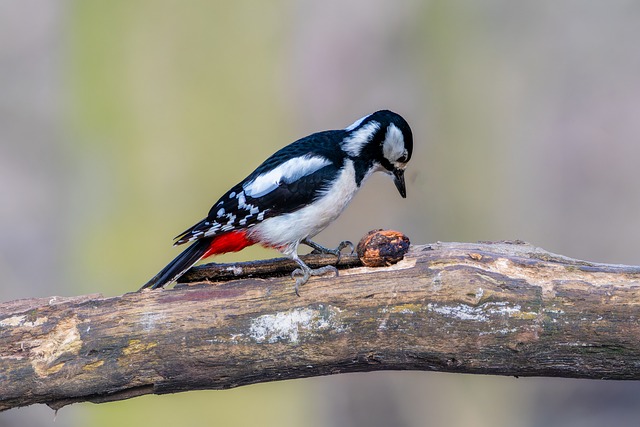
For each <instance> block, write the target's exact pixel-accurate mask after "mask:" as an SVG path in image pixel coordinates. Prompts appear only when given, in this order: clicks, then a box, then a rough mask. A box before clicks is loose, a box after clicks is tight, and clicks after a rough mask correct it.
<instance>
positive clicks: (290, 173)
mask: <svg viewBox="0 0 640 427" xmlns="http://www.w3.org/2000/svg"><path fill="white" fill-rule="evenodd" d="M327 133H328V132H323V133H322V134H319V135H312V136H310V137H307V138H304V139H302V140H299V141H296V142H294V143H293V144H291V145H289V146H287V147H285V148H283V149H282V150H280V151H278V152H276V153H275V154H274V155H273V156H271V157H270V158H269V159H267V160H266V161H265V162H264V163H263V164H262V165H260V166H259V167H258V168H257V169H256V170H255V171H254V172H252V173H251V174H250V175H249V176H248V177H247V178H246V179H245V180H243V181H242V182H241V183H239V184H238V185H236V186H235V187H233V188H232V189H231V190H229V191H228V192H227V193H226V194H225V195H224V196H222V197H221V198H220V200H218V202H216V204H215V205H213V207H212V208H211V210H210V211H209V215H208V216H207V218H205V219H203V220H202V221H200V222H199V223H198V224H196V225H194V226H193V227H191V228H189V229H188V230H186V231H184V232H183V233H181V234H180V235H179V236H177V237H176V239H178V240H177V241H176V243H175V244H176V245H180V244H183V243H187V242H191V241H194V240H197V239H200V238H204V237H209V236H215V235H217V234H220V233H225V232H230V231H234V230H239V229H246V228H250V227H253V226H255V225H256V224H258V223H260V222H262V221H263V220H265V219H267V218H270V217H273V216H277V215H282V214H286V213H290V212H295V211H297V210H298V209H301V208H303V207H305V206H307V205H309V204H311V203H312V202H313V201H314V200H316V199H317V198H318V197H320V196H322V195H323V194H324V192H325V191H326V189H327V187H328V186H329V185H330V184H331V183H332V182H333V181H334V180H335V178H336V177H337V176H338V173H339V168H340V167H341V165H342V163H343V160H344V158H341V157H336V156H335V153H336V152H335V150H334V151H330V150H328V149H329V148H331V147H326V148H327V149H325V150H323V149H322V148H323V146H324V145H327V144H326V141H324V142H325V144H321V142H323V140H322V139H321V140H320V141H318V140H317V137H318V136H321V135H323V134H327ZM313 142H315V143H316V144H312V143H313ZM318 142H320V144H318ZM332 154H333V155H332Z"/></svg>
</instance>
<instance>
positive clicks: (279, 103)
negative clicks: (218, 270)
mask: <svg viewBox="0 0 640 427" xmlns="http://www.w3.org/2000/svg"><path fill="white" fill-rule="evenodd" d="M639 19H640V3H638V2H634V1H618V0H612V1H608V2H582V1H559V2H558V1H549V0H544V1H537V2H511V1H507V0H487V1H484V0H483V1H472V0H449V1H444V0H433V1H418V0H398V1H393V2H391V1H383V0H369V1H365V0H356V1H344V2H343V1H336V0H329V1H323V2H313V1H304V0H301V1H282V0H281V1H272V2H249V1H246V0H240V1H235V2H216V1H181V2H177V1H148V0H147V1H144V0H129V1H119V0H118V1H108V2H100V1H93V0H83V1H72V0H67V1H53V0H15V1H14V0H6V1H2V2H0V195H1V200H2V201H1V202H0V236H2V237H1V238H0V276H1V277H2V285H1V289H0V299H1V300H3V301H7V300H11V299H17V298H26V297H36V296H48V295H75V294H82V293H95V292H101V293H103V294H104V295H107V296H111V295H118V294H121V293H124V292H128V291H132V290H135V289H137V288H138V287H139V286H140V285H141V284H143V283H144V282H145V281H146V280H147V279H148V278H149V277H151V276H152V275H154V274H155V273H156V272H157V271H158V270H159V269H160V268H161V267H163V266H164V265H165V263H166V262H168V261H169V260H170V259H172V258H173V257H174V256H175V255H176V254H177V253H178V251H177V250H176V249H173V248H172V247H171V243H172V240H171V239H172V237H173V236H175V235H176V234H177V233H179V232H180V231H182V230H183V229H185V228H187V227H188V226H190V225H192V224H193V223H195V222H196V221H198V220H200V219H201V218H202V217H203V216H204V215H206V213H207V211H208V209H209V208H210V206H211V205H212V204H213V202H215V200H217V197H219V196H220V195H221V194H222V193H223V192H224V191H225V190H227V189H228V188H229V187H230V186H231V185H233V184H235V183H237V182H238V181H239V180H240V179H242V178H244V177H245V176H246V175H247V174H248V173H249V172H251V171H252V170H253V168H254V167H255V166H257V164H259V163H260V162H261V161H262V160H263V159H264V158H266V157H267V156H268V155H269V154H271V153H272V152H273V151H275V150H276V149H278V148H280V147H282V146H284V145H286V144H287V143H289V142H291V141H293V140H295V139H297V138H299V137H302V136H304V135H307V134H309V133H312V132H315V131H319V130H325V129H334V128H342V127H345V126H347V125H348V124H350V123H351V122H353V121H354V120H355V119H357V118H359V117H361V116H363V115H365V114H368V113H370V112H373V111H375V110H377V109H380V108H389V109H392V110H395V111H397V112H398V113H400V114H402V115H403V116H404V117H405V118H406V119H407V120H408V121H409V123H410V124H411V126H412V128H413V131H414V138H415V152H414V157H413V159H412V162H411V164H410V165H409V168H408V171H407V185H408V199H407V200H401V199H400V198H399V196H398V195H397V193H396V190H395V188H394V186H393V184H392V182H391V181H390V180H388V178H387V177H385V176H374V177H373V178H371V180H370V181H369V182H368V183H367V185H366V186H365V188H364V189H363V190H362V191H361V192H360V193H359V195H358V197H357V198H356V199H355V200H354V202H353V203H352V204H351V206H350V207H349V209H348V210H347V211H346V212H345V213H344V215H343V216H342V217H341V218H340V219H339V220H338V221H337V222H336V223H335V224H334V225H332V226H331V227H330V228H329V229H327V230H326V231H324V232H323V233H321V234H320V235H319V236H318V241H319V242H320V243H324V244H326V245H329V246H331V245H334V244H335V243H337V242H338V241H339V240H342V239H350V240H353V241H357V240H358V239H359V238H360V236H362V235H363V234H364V233H365V232H366V231H368V230H370V229H373V228H380V227H385V228H395V229H399V230H402V231H403V232H405V233H406V234H408V235H409V236H410V237H411V239H412V241H413V242H414V243H427V242H431V241H436V240H442V241H475V240H500V239H523V240H527V241H529V242H531V243H533V244H536V245H538V246H542V247H544V248H545V249H548V250H551V251H553V252H557V253H562V254H564V255H568V256H572V257H576V258H582V259H589V260H594V261H601V262H612V263H627V264H640V262H639V261H638V255H637V254H638V252H639V250H640V239H639V237H640V191H639V189H638V159H639V158H640V141H639V135H640V54H639V51H638V40H640V25H638V23H639V22H640V20H639ZM373 200H376V201H377V203H376V209H375V210H372V209H369V203H370V202H371V201H373ZM381 206H382V207H381ZM274 255H276V253H274V252H272V251H271V252H270V251H267V250H264V249H260V248H250V249H247V250H245V251H243V252H241V253H238V254H231V255H225V256H224V257H221V258H219V259H222V260H225V261H233V260H245V259H252V258H258V257H272V256H274ZM308 286H313V283H310V284H309V285H308ZM638 419H640V385H638V384H637V383H623V382H595V381H573V380H561V379H530V378H521V379H513V378H498V377H481V376H464V375H453V374H438V373H426V372H385V373H372V374H353V375H342V376H333V377H323V378H314V379H307V380H296V381H286V382H281V383H272V384H260V385H255V386H249V387H243V388H239V389H234V390H228V391H223V392H216V391H208V392H191V393H183V394H180V395H170V396H147V397H142V398H137V399H133V400H130V401H124V402H116V403H110V404H103V405H92V404H80V405H74V406H72V407H67V408H64V409H62V410H61V411H59V413H58V414H57V416H56V417H55V425H56V426H58V427H61V426H112V425H119V426H128V425H137V426H140V425H154V426H165V425H166V426H169V425H181V426H227V425H229V426H256V425H258V426H279V427H286V426H303V425H304V426H480V427H482V426H491V427H500V426H581V427H584V426H597V425H617V426H620V425H637V423H638V421H637V420H638ZM53 420H54V413H53V411H51V410H49V409H48V408H46V407H43V406H35V407H30V408H23V409H17V410H11V411H8V412H5V413H1V414H0V427H5V426H14V425H15V426H24V425H51V424H52V423H53Z"/></svg>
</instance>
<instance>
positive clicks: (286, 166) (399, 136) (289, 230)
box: [140, 110, 413, 296]
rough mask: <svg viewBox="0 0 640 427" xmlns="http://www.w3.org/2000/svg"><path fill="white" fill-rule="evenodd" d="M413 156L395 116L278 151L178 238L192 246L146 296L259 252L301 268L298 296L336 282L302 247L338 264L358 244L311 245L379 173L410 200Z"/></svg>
mask: <svg viewBox="0 0 640 427" xmlns="http://www.w3.org/2000/svg"><path fill="white" fill-rule="evenodd" d="M412 152H413V134H412V131H411V128H410V127H409V124H408V123H407V121H406V120H405V119H404V118H403V117H402V116H400V115H399V114H397V113H394V112H392V111H389V110H380V111H376V112H374V113H372V114H369V115H367V116H364V117H362V118H360V119H358V120H356V121H355V122H354V123H352V124H351V125H349V126H347V127H346V128H344V129H339V130H328V131H322V132H317V133H314V134H311V135H308V136H305V137H303V138H301V139H298V140H297V141H295V142H293V143H291V144H289V145H287V146H285V147H284V148H282V149H280V150H278V151H277V152H275V153H274V154H273V155H271V156H270V157H269V158H267V159H266V160H265V161H264V162H263V163H262V164H261V165H260V166H258V167H257V168H256V169H255V170H254V171H253V172H251V173H250V174H249V176H247V177H246V178H245V179H243V180H242V181H240V182H239V183H238V184H237V185H235V186H233V187H232V188H231V189H230V190H229V191H227V192H226V193H225V194H224V195H223V196H222V197H221V198H220V199H219V200H218V201H217V202H216V203H215V204H214V205H213V206H212V207H211V209H210V211H209V214H208V215H207V217H206V218H204V219H203V220H201V221H200V222H198V223H197V224H195V225H193V226H192V227H190V228H188V229H187V230H185V231H183V232H182V233H180V234H179V235H178V236H176V237H175V238H174V240H175V243H174V246H179V245H183V244H190V245H189V246H188V247H187V248H186V249H185V250H184V251H183V252H182V253H180V254H179V255H178V256H177V257H176V258H175V259H174V260H173V261H171V262H170V263H169V264H168V265H167V266H166V267H164V268H163V269H162V270H161V271H160V272H159V273H158V274H156V275H155V276H154V277H153V278H152V279H151V280H149V281H148V282H147V283H146V284H144V285H143V286H142V287H141V288H140V291H142V290H143V289H147V288H151V289H158V288H162V287H164V286H166V285H168V284H171V283H173V282H175V281H176V280H178V278H180V276H182V275H183V274H184V273H185V272H187V271H188V270H189V269H190V268H191V267H192V266H193V265H194V264H196V263H197V262H198V261H200V260H201V259H204V258H208V257H210V256H213V255H219V254H223V253H227V252H237V251H240V250H242V249H244V248H246V247H247V246H251V245H254V244H260V245H262V246H264V247H267V248H273V249H276V250H278V251H279V252H280V253H282V254H283V255H285V256H287V257H288V258H290V259H292V260H293V261H295V262H296V263H297V265H298V268H296V269H295V270H294V271H293V272H292V273H291V277H292V279H295V285H294V290H295V293H296V294H297V295H298V296H299V295H300V293H299V288H300V286H302V285H303V284H305V283H306V282H307V281H308V280H309V278H310V277H311V276H320V275H324V274H328V273H331V272H333V273H335V274H336V275H337V274H338V270H337V269H336V267H334V266H332V265H329V266H324V267H320V268H316V269H312V268H310V267H309V266H307V265H306V264H305V263H304V262H303V261H302V260H301V259H300V257H299V256H298V246H299V245H300V244H301V243H302V244H305V245H307V246H310V247H311V248H313V249H314V251H316V252H320V253H326V254H333V255H336V256H338V259H339V256H340V253H341V251H342V250H343V249H345V248H347V247H350V248H351V251H352V252H353V244H352V243H351V242H349V241H343V242H341V243H340V244H339V245H338V246H337V247H336V248H335V249H329V248H325V247H323V246H321V245H319V244H317V243H315V242H313V241H312V240H311V238H313V237H314V236H316V235H317V234H318V233H319V232H320V231H322V230H324V229H325V228H326V227H327V226H328V225H329V224H331V223H332V222H333V221H334V220H335V219H336V218H338V216H339V215H340V214H341V213H342V212H343V210H344V209H345V208H346V207H347V205H348V204H349V202H350V201H351V199H352V198H353V196H354V195H355V194H356V193H357V192H358V190H359V189H360V188H361V187H362V185H363V183H364V182H365V181H366V180H367V178H369V177H370V176H371V175H372V174H373V173H374V172H378V171H381V172H384V173H386V174H388V175H390V176H391V177H392V179H393V182H394V183H395V186H396V188H397V190H398V192H399V193H400V196H401V197H402V198H406V196H407V194H406V185H405V179H404V172H405V168H406V167H407V164H408V162H409V160H410V159H411V154H412Z"/></svg>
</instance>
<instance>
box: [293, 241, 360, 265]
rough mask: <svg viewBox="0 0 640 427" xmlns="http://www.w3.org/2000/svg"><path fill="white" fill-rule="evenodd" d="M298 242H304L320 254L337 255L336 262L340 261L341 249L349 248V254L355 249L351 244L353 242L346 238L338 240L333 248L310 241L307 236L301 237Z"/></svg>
mask: <svg viewBox="0 0 640 427" xmlns="http://www.w3.org/2000/svg"><path fill="white" fill-rule="evenodd" d="M300 243H304V244H305V245H307V246H309V247H311V248H313V252H316V253H321V254H331V255H335V256H337V257H338V260H337V261H336V264H337V263H339V262H340V255H341V254H342V250H343V249H344V248H349V249H351V252H350V254H353V252H354V251H355V247H354V246H353V243H351V242H350V241H348V240H343V241H342V242H340V244H339V245H338V247H337V248H335V249H329V248H325V247H324V246H322V245H319V244H317V243H316V242H313V241H311V239H308V238H305V239H302V241H301V242H300Z"/></svg>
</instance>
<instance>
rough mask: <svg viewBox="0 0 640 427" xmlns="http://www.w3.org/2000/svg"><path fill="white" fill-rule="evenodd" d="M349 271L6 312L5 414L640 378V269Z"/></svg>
mask: <svg viewBox="0 0 640 427" xmlns="http://www.w3.org/2000/svg"><path fill="white" fill-rule="evenodd" d="M314 260H315V261H317V262H319V263H322V262H327V261H331V260H333V261H335V258H331V257H329V258H326V257H324V258H323V257H322V256H317V257H315V258H314V257H311V259H308V261H309V262H310V263H313V262H314ZM342 264H343V267H344V266H351V267H352V268H348V269H346V270H341V273H340V276H339V277H323V278H312V279H311V280H310V281H309V283H308V284H306V285H305V286H303V287H302V289H301V297H297V296H295V294H294V293H293V282H292V280H291V279H290V278H289V277H287V276H284V277H271V278H264V277H266V276H269V275H272V274H276V275H277V274H284V273H285V272H286V271H290V270H287V268H288V264H286V261H282V260H275V261H274V260H271V261H264V262H260V263H239V264H235V265H233V266H230V265H222V266H220V265H210V266H203V267H199V268H197V269H194V270H193V272H191V273H190V274H189V276H186V278H187V279H188V280H203V278H212V277H218V279H217V280H221V276H220V275H219V274H218V273H219V272H222V273H223V274H222V276H225V275H226V277H225V278H226V279H229V278H230V277H235V280H232V281H227V282H216V283H215V286H212V285H211V284H210V283H207V284H197V285H193V286H185V285H182V286H179V287H177V288H175V289H170V290H158V291H146V292H142V293H130V294H125V295H122V296H119V297H114V298H103V297H101V296H99V295H87V296H82V297H73V298H61V297H51V298H46V299H29V300H21V301H13V302H8V303H3V304H0V340H1V341H0V342H1V343H2V345H1V346H0V410H5V409H9V408H12V407H18V406H25V405H30V404H33V403H46V404H48V405H49V406H51V407H53V408H60V407H62V406H64V405H67V404H70V403H73V402H80V401H91V402H96V403H98V402H105V401H112V400H120V399H127V398H130V397H135V396H139V395H143V394H150V393H156V394H161V393H174V392H179V391H185V390H196V389H226V388H230V387H237V386H241V385H245V384H251V383H256V382H266V381H274V380H282V379H290V378H302V377H311V376H315V375H327V374H336V373H341V372H355V371H373V370H389V369H402V370H436V371H447V372H466V373H478V374H495V375H515V376H558V377H575V378H599V379H640V363H639V362H638V361H639V360H640V323H639V321H638V317H639V316H640V310H639V308H638V307H640V267H631V266H621V265H608V264H597V263H589V262H584V261H578V260H573V259H570V258H567V257H563V256H559V255H554V254H550V253H548V252H546V251H544V250H542V249H539V248H535V247H533V246H530V245H528V244H524V243H522V242H511V243H509V242H503V243H477V244H470V243H438V244H432V245H426V246H414V247H413V248H412V249H411V250H410V252H409V254H408V255H407V256H406V257H405V259H404V260H403V261H401V262H400V263H398V264H396V265H393V266H390V267H381V268H368V267H353V266H354V265H357V259H354V258H352V257H345V259H343V260H342ZM256 265H259V266H258V267H256ZM256 268H257V269H258V270H255V269H256ZM216 272H218V273H216ZM246 275H251V276H252V277H244V276H246ZM255 276H258V277H261V278H256V277H255ZM238 277H240V278H239V279H238Z"/></svg>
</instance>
